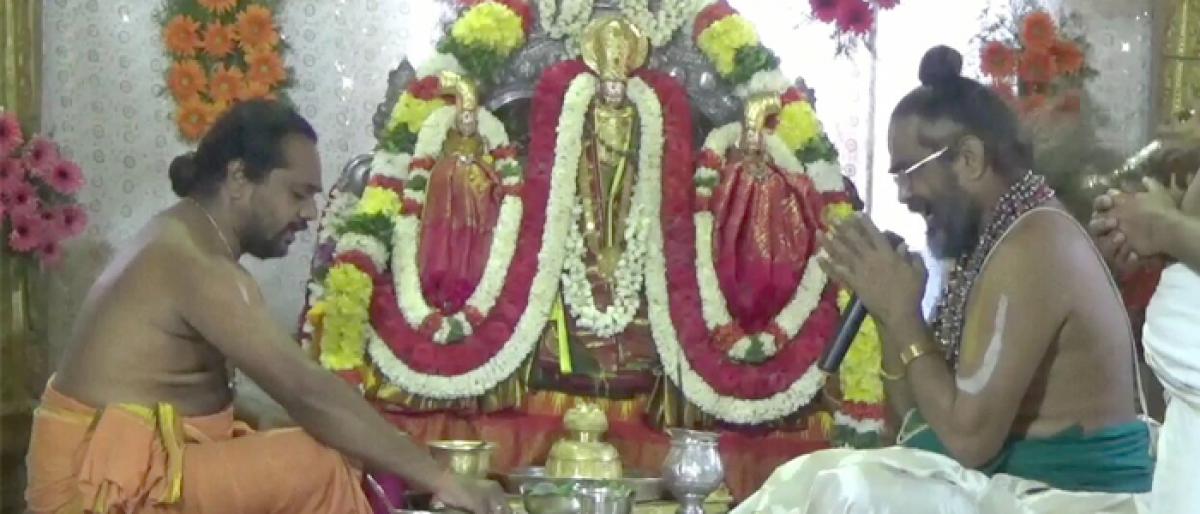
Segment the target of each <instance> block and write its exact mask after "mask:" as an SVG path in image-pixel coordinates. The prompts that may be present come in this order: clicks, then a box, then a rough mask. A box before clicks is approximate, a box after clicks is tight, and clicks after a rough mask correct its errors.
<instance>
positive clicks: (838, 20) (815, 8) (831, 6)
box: [809, 0, 900, 53]
mask: <svg viewBox="0 0 1200 514" xmlns="http://www.w3.org/2000/svg"><path fill="white" fill-rule="evenodd" d="M899 4H900V0H809V5H810V7H812V14H813V18H815V19H816V20H818V21H821V22H823V23H828V24H832V25H834V26H835V27H836V28H835V32H834V35H833V37H834V39H836V40H837V42H838V53H846V52H848V51H849V50H850V49H852V48H853V47H854V46H855V45H856V44H857V43H858V41H859V40H865V38H866V36H868V35H870V33H871V32H872V31H873V30H875V16H876V13H877V12H878V11H879V10H887V9H893V8H895V7H896V6H897V5H899Z"/></svg>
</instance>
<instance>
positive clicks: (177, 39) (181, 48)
mask: <svg viewBox="0 0 1200 514" xmlns="http://www.w3.org/2000/svg"><path fill="white" fill-rule="evenodd" d="M277 3H278V0H247V1H238V0H167V1H166V2H165V3H164V5H163V6H162V7H161V9H160V10H159V12H158V19H159V23H160V25H162V27H163V29H162V37H163V45H164V48H165V50H166V53H167V54H168V56H170V57H171V59H172V62H171V65H170V66H169V67H168V69H167V72H166V81H167V92H169V93H170V94H171V96H172V97H173V98H174V99H175V101H176V102H177V107H176V112H175V114H174V120H175V124H176V127H177V128H178V129H179V133H180V135H181V136H183V138H184V139H186V140H188V141H193V142H194V141H197V140H199V139H200V138H201V137H203V136H204V133H205V132H207V131H208V128H209V127H210V126H211V125H212V123H213V122H215V121H216V120H217V118H219V117H220V116H221V115H222V114H224V112H225V110H226V109H228V108H229V107H230V106H232V105H233V104H235V103H237V102H239V101H246V100H251V99H257V98H267V99H275V98H276V97H277V96H280V95H282V93H283V92H284V91H285V90H286V89H287V88H288V87H289V86H290V85H291V76H292V73H291V71H290V70H289V69H288V68H287V67H286V66H285V64H284V61H283V56H282V54H283V52H285V51H286V50H287V44H286V43H284V42H283V40H282V38H281V37H280V34H279V28H278V25H277V23H276V20H275V14H274V13H275V11H276V5H277Z"/></svg>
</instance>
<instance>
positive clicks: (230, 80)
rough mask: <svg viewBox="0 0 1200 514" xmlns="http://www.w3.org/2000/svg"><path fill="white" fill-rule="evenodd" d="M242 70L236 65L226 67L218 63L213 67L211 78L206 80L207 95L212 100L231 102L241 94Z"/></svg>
mask: <svg viewBox="0 0 1200 514" xmlns="http://www.w3.org/2000/svg"><path fill="white" fill-rule="evenodd" d="M242 80H243V75H242V70H240V69H238V68H237V67H236V66H235V67H233V68H227V67H225V65H223V64H218V65H217V66H216V67H215V68H213V75H212V79H211V80H209V81H208V96H209V97H210V98H212V99H213V101H214V102H226V103H229V102H233V101H234V100H237V99H238V98H239V97H240V95H241V89H242Z"/></svg>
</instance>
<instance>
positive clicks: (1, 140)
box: [0, 113, 25, 157]
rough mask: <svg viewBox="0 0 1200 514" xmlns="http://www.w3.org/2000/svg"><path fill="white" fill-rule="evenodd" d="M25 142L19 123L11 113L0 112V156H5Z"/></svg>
mask: <svg viewBox="0 0 1200 514" xmlns="http://www.w3.org/2000/svg"><path fill="white" fill-rule="evenodd" d="M24 142H25V136H24V135H22V134H21V124H20V123H19V122H18V121H17V116H16V115H15V114H12V113H7V114H0V157H7V156H8V154H10V153H12V151H13V150H16V149H17V148H19V147H20V146H21V143H24Z"/></svg>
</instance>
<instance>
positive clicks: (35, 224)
mask: <svg viewBox="0 0 1200 514" xmlns="http://www.w3.org/2000/svg"><path fill="white" fill-rule="evenodd" d="M41 223H42V220H41V219H40V218H38V217H37V216H33V215H14V216H13V217H12V229H11V231H9V233H8V245H9V246H11V247H12V249H13V250H16V251H18V252H29V251H33V250H34V249H35V248H38V247H39V246H41V244H42V235H43V234H42V226H41Z"/></svg>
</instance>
